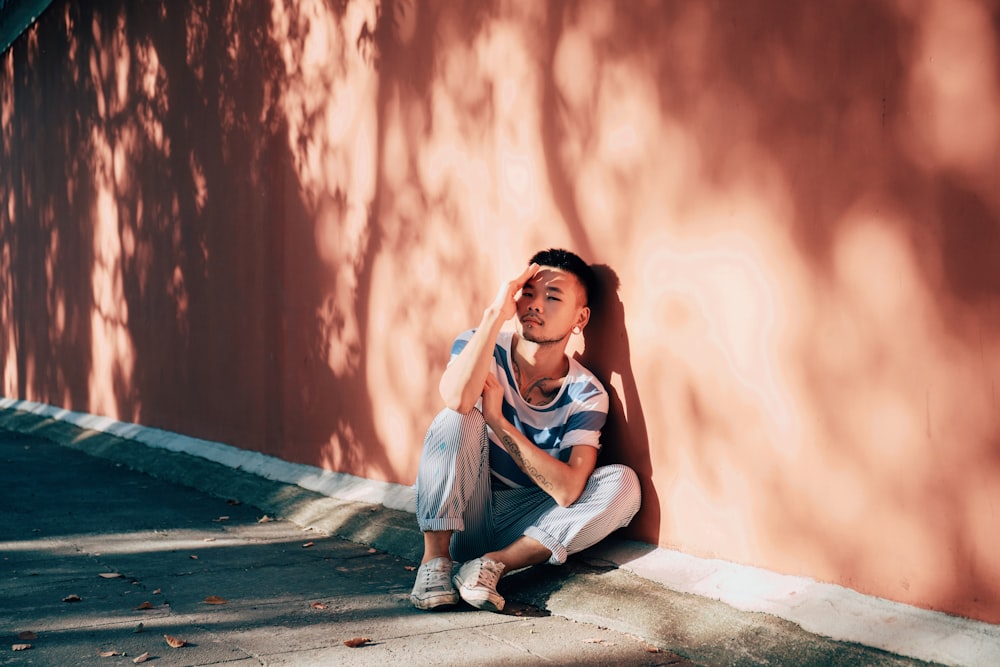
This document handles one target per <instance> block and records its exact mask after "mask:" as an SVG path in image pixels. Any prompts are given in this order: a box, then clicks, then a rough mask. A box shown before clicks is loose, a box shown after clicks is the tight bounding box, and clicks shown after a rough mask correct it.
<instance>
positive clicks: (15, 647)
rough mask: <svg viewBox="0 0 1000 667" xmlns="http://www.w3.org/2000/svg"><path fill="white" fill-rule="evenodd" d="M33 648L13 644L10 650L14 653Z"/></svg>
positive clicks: (26, 645) (28, 645)
mask: <svg viewBox="0 0 1000 667" xmlns="http://www.w3.org/2000/svg"><path fill="white" fill-rule="evenodd" d="M29 648H31V644H12V645H11V647H10V649H11V650H12V651H27V650H28V649H29Z"/></svg>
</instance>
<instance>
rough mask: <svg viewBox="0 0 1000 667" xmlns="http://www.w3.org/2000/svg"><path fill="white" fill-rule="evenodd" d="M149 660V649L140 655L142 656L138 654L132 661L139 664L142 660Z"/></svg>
mask: <svg viewBox="0 0 1000 667" xmlns="http://www.w3.org/2000/svg"><path fill="white" fill-rule="evenodd" d="M147 660H149V651H146V652H145V653H143V654H142V655H140V656H138V657H136V658H132V662H133V663H135V664H137V665H138V664H139V663H140V662H146V661H147Z"/></svg>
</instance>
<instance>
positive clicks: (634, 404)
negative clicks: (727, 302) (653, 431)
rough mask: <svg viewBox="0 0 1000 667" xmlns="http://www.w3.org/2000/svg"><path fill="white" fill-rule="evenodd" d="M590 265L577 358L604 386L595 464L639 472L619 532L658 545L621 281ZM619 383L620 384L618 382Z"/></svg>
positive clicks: (600, 266) (652, 488)
mask: <svg viewBox="0 0 1000 667" xmlns="http://www.w3.org/2000/svg"><path fill="white" fill-rule="evenodd" d="M591 268H592V269H593V270H594V273H595V276H596V278H597V283H598V289H597V294H596V298H594V299H592V300H591V308H590V309H591V315H590V322H589V324H588V325H587V329H586V334H585V336H586V347H585V348H584V351H583V354H582V355H579V356H580V363H582V364H583V365H584V366H586V367H587V368H589V369H591V370H593V371H594V372H595V373H596V374H597V376H598V377H599V378H600V379H601V381H602V382H604V386H605V388H606V389H607V390H608V398H609V400H610V405H609V408H608V420H607V423H606V425H605V428H604V431H603V432H602V434H601V440H602V441H603V442H604V447H602V449H601V457H600V461H599V464H604V465H606V464H608V463H625V464H627V465H629V466H630V467H631V468H632V469H633V470H635V472H636V474H637V475H638V476H639V482H640V483H641V485H642V507H641V509H640V510H639V514H638V515H636V517H635V519H633V520H632V524H631V525H630V526H629V527H628V528H626V529H625V530H624V531H623V534H624V535H626V536H628V537H632V538H633V539H637V540H641V541H644V542H649V543H650V544H657V543H658V540H659V536H660V498H659V496H658V495H657V492H656V487H655V486H654V485H653V464H652V461H651V459H650V453H649V433H647V431H646V417H645V414H644V413H643V409H642V401H641V399H640V398H639V390H638V387H637V386H636V381H635V374H634V373H633V372H632V350H631V347H630V346H629V338H628V330H627V328H626V326H625V305H624V304H623V303H622V301H621V298H620V297H619V295H618V289H619V287H620V284H621V283H620V280H619V278H618V274H617V273H615V271H614V269H612V268H611V267H610V266H608V265H606V264H595V265H592V266H591ZM617 385H620V387H619V386H617Z"/></svg>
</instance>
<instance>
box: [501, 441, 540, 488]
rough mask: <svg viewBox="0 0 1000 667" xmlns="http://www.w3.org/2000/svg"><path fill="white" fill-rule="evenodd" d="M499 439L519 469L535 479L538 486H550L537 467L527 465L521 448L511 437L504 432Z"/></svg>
mask: <svg viewBox="0 0 1000 667" xmlns="http://www.w3.org/2000/svg"><path fill="white" fill-rule="evenodd" d="M501 440H503V444H504V446H505V447H506V448H507V451H508V452H510V455H511V456H512V457H513V458H514V461H515V462H516V463H517V465H519V466H520V467H521V470H523V471H524V472H526V473H527V474H528V476H529V477H531V478H532V479H533V480H535V481H536V482H537V483H538V486H540V487H542V488H543V489H551V488H552V482H550V481H549V480H547V479H545V476H544V475H542V474H541V473H540V472H538V469H537V468H535V467H534V466H531V465H529V464H528V462H527V461H525V460H524V457H523V456H522V455H521V448H520V447H518V446H517V443H516V442H514V439H513V438H512V437H510V436H509V435H507V434H506V433H504V434H503V436H502V437H501Z"/></svg>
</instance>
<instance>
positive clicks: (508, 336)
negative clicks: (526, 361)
mask: <svg viewBox="0 0 1000 667" xmlns="http://www.w3.org/2000/svg"><path fill="white" fill-rule="evenodd" d="M474 332H475V329H470V330H469V331H466V332H465V333H463V334H461V335H460V336H459V337H458V338H456V339H455V342H454V343H452V346H451V360H452V361H454V359H455V357H457V356H458V354H459V353H460V352H461V351H462V350H463V349H465V346H466V345H467V344H468V342H469V339H470V338H472V334H473V333H474ZM513 340H514V334H513V332H511V331H501V332H500V334H499V335H498V336H497V341H496V344H495V345H494V346H493V364H492V367H491V370H492V372H493V374H494V375H496V377H497V379H498V380H500V384H502V385H503V388H504V391H503V414H504V417H506V418H507V421H509V422H510V423H511V424H513V425H514V428H516V429H517V430H518V431H520V432H521V433H523V434H524V435H525V436H527V438H528V439H529V440H531V441H532V442H533V443H535V445H537V446H538V447H539V448H541V449H544V450H546V451H547V452H548V453H549V454H550V455H551V456H553V457H555V458H557V459H559V460H560V461H563V462H566V461H569V455H570V451H571V450H572V449H573V447H575V446H577V445H586V446H589V447H595V448H597V449H600V448H601V429H602V428H603V427H604V422H605V420H606V419H607V417H608V392H607V391H606V390H605V389H604V385H603V384H601V381H600V380H598V379H597V378H596V377H595V376H594V374H593V373H591V372H590V371H589V370H587V369H586V368H584V367H583V366H582V365H581V364H580V363H579V362H578V361H577V360H576V359H574V358H572V357H570V359H569V372H568V373H567V374H566V378H565V380H564V381H563V385H562V388H561V389H560V390H559V393H558V394H556V396H555V398H553V399H552V400H551V401H550V402H549V403H547V404H545V405H532V404H530V403H528V402H527V401H525V400H524V398H522V397H521V392H519V391H518V388H517V381H516V380H515V379H514V371H513V368H514V364H513V361H512V360H511V343H512V342H513ZM476 407H479V408H481V407H482V399H480V401H479V403H477V405H476ZM487 430H488V432H489V437H490V472H491V473H492V474H493V477H494V478H496V479H497V480H499V481H501V482H503V483H504V484H506V485H507V486H512V487H525V486H537V484H536V483H535V481H534V480H533V479H531V478H530V477H528V475H526V474H525V473H524V472H523V471H522V470H521V469H520V468H519V467H517V464H516V463H514V459H512V458H511V456H510V454H508V453H507V451H506V450H505V449H504V448H503V447H502V446H501V445H500V441H499V439H498V438H497V436H496V434H494V433H493V430H492V429H487Z"/></svg>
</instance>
